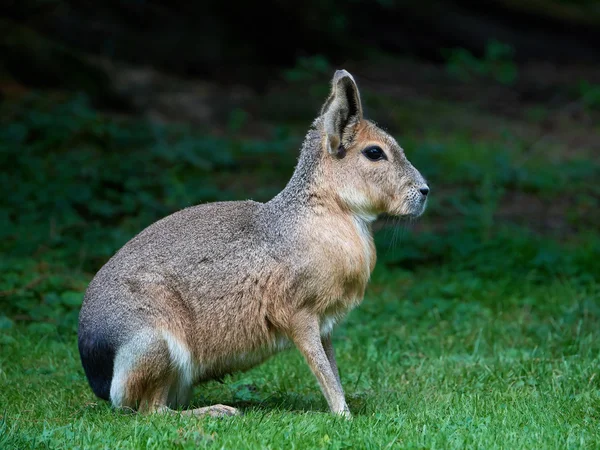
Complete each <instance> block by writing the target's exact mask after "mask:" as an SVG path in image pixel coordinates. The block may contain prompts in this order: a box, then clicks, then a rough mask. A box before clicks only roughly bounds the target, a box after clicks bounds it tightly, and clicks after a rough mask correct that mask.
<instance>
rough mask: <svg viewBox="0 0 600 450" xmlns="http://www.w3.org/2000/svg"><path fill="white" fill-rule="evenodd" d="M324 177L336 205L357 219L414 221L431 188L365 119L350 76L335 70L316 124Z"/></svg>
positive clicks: (392, 142) (401, 152)
mask: <svg viewBox="0 0 600 450" xmlns="http://www.w3.org/2000/svg"><path fill="white" fill-rule="evenodd" d="M315 126H316V129H317V130H318V131H319V133H320V139H321V141H320V144H321V148H320V149H319V150H320V151H319V153H320V154H321V155H322V159H321V162H322V163H324V164H322V167H323V175H324V176H325V177H326V178H327V179H328V181H331V183H327V184H328V185H329V186H330V189H332V190H334V191H335V195H336V197H337V200H338V201H339V202H341V203H342V205H343V206H344V207H345V208H348V209H349V210H351V211H352V212H354V213H355V214H357V215H360V216H362V217H364V218H368V219H371V220H372V219H374V218H375V217H376V216H377V215H378V214H382V213H386V214H389V215H392V216H399V217H418V216H420V215H421V214H422V213H423V211H424V210H425V204H426V202H427V194H428V193H429V187H428V186H427V183H426V181H425V179H424V178H423V176H422V175H421V174H420V173H419V171H418V170H417V169H415V168H414V167H413V165H412V164H411V163H410V162H409V160H408V159H407V157H406V155H405V154H404V150H403V149H402V148H401V147H400V145H398V143H397V142H396V140H395V139H394V138H393V137H392V136H390V135H389V134H388V133H386V132H385V131H383V130H382V129H381V128H379V127H378V126H377V125H375V124H374V123H373V122H370V121H368V120H365V119H364V118H363V112H362V106H361V100H360V94H359V91H358V87H357V85H356V83H355V81H354V78H353V77H352V75H350V74H349V73H348V72H346V71H345V70H338V71H336V72H335V75H334V77H333V80H332V84H331V94H330V96H329V98H328V99H327V101H326V102H325V104H324V105H323V108H322V110H321V114H320V116H319V118H318V119H317V120H316V122H315Z"/></svg>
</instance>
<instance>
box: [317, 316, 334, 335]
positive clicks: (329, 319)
mask: <svg viewBox="0 0 600 450" xmlns="http://www.w3.org/2000/svg"><path fill="white" fill-rule="evenodd" d="M337 321H338V318H337V317H336V316H325V317H323V318H321V336H327V335H329V334H331V332H332V331H333V327H334V326H335V324H336V323H337Z"/></svg>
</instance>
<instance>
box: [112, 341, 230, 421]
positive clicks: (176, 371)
mask: <svg viewBox="0 0 600 450" xmlns="http://www.w3.org/2000/svg"><path fill="white" fill-rule="evenodd" d="M193 372H194V364H193V361H192V355H191V353H190V351H189V350H188V348H187V347H186V346H185V345H184V344H183V343H182V342H180V341H179V340H177V339H176V338H174V337H173V336H172V335H171V334H170V333H168V332H155V331H146V332H140V333H138V334H136V336H135V337H134V338H133V339H131V340H130V341H129V342H128V343H127V344H125V345H123V346H122V347H121V348H120V349H119V351H118V352H117V356H116V358H115V366H114V374H113V379H112V383H111V388H110V399H111V401H112V403H113V405H114V406H115V407H117V408H129V409H133V410H137V411H139V412H141V413H167V412H169V413H179V411H177V410H175V409H173V408H180V407H183V406H187V404H188V403H189V401H190V398H191V394H192V382H193V378H194V373H193ZM181 413H182V414H186V415H210V416H231V415H235V414H237V410H236V409H235V408H231V407H229V406H225V405H213V406H207V407H204V408H196V409H192V410H185V411H182V412H181Z"/></svg>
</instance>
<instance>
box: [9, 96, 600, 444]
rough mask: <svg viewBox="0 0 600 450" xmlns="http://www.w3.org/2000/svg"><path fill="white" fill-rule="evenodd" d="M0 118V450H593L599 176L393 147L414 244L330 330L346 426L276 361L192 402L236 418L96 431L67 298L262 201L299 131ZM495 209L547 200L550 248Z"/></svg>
mask: <svg viewBox="0 0 600 450" xmlns="http://www.w3.org/2000/svg"><path fill="white" fill-rule="evenodd" d="M2 112H3V114H1V115H0V117H3V122H2V128H1V132H2V139H1V140H0V143H1V144H0V158H1V162H2V165H3V167H10V168H11V170H7V171H3V172H2V177H1V178H0V188H1V189H2V191H3V192H10V193H11V194H10V195H9V196H6V197H5V198H4V199H3V202H2V203H1V204H0V206H1V208H0V219H1V220H2V226H1V227H0V230H1V233H2V235H1V237H2V240H1V242H0V248H1V249H2V252H3V258H2V261H1V262H0V269H1V275H2V277H1V278H0V295H1V297H0V302H1V303H2V311H1V312H0V448H2V449H5V448H6V449H12V448H15V449H26V448H36V449H37V448H68V449H72V448H85V449H88V448H111V449H112V448H120V449H127V448H160V449H163V448H204V447H211V448H377V449H379V448H509V449H516V448H560V449H563V448H598V447H599V446H600V426H599V425H598V424H599V423H600V375H599V374H598V372H599V371H600V284H599V281H600V280H599V278H598V275H599V274H600V259H599V258H598V254H600V236H599V234H598V229H597V221H596V220H595V218H596V217H597V211H598V208H597V207H598V200H597V199H598V194H599V191H598V186H597V183H594V180H595V179H596V180H597V177H598V174H599V173H600V164H599V163H598V162H593V161H581V160H564V161H561V162H560V164H557V163H556V158H552V159H548V158H545V157H544V155H542V154H531V153H527V154H526V152H525V151H524V150H523V145H521V144H522V143H519V142H517V143H516V144H515V143H512V144H510V143H506V142H504V143H499V142H485V141H476V140H475V139H471V137H470V136H463V135H457V134H453V135H450V136H446V137H441V136H442V134H441V133H439V132H438V133H436V130H432V131H431V134H429V135H428V136H425V137H423V136H416V135H408V136H405V137H404V138H403V139H402V142H403V143H404V145H405V147H406V148H407V153H408V156H409V158H411V159H412V160H413V162H414V163H415V165H416V166H417V167H418V168H420V169H421V170H422V171H423V172H424V173H425V174H426V175H427V176H428V178H429V181H430V184H431V185H432V199H431V204H430V208H429V211H428V213H427V214H426V215H425V217H423V218H422V219H421V221H420V224H419V225H418V226H416V228H415V227H408V228H400V229H396V230H395V231H394V230H388V231H381V232H379V233H378V234H377V243H378V248H379V262H378V266H377V268H376V270H375V272H374V274H373V279H372V283H371V284H370V286H369V288H368V290H367V294H366V298H365V301H364V302H363V304H362V305H361V306H360V307H359V308H357V309H356V310H355V311H353V312H352V313H351V314H350V315H349V316H348V318H347V320H346V321H345V322H344V323H343V324H342V325H341V326H339V327H338V328H337V329H336V331H335V334H334V345H335V347H336V350H337V357H338V363H339V366H340V368H341V377H342V382H343V385H344V388H345V392H346V396H347V400H348V403H349V406H350V409H351V411H352V412H353V415H354V419H353V420H351V421H346V420H343V419H340V418H336V417H333V416H331V415H330V414H329V413H328V412H327V406H326V403H325V400H324V399H323V397H322V395H321V393H320V391H319V389H318V386H317V383H316V381H315V380H314V377H313V376H312V374H311V373H310V371H309V369H308V367H307V366H306V364H305V363H304V362H303V360H302V358H301V356H300V355H299V354H298V352H297V351H296V350H290V351H288V352H285V353H282V354H280V355H277V356H275V357H273V358H272V359H270V360H269V361H268V362H266V363H265V364H263V365H262V366H260V367H257V368H255V369H253V370H251V371H249V372H247V373H243V374H236V375H234V376H231V377H228V378H227V379H226V380H225V382H224V383H223V384H220V383H217V382H210V383H207V384H205V385H201V386H199V387H198V388H197V389H196V391H195V396H194V406H203V405H208V404H212V403H225V404H229V405H233V406H237V407H239V408H241V409H242V411H243V412H244V415H243V416H241V417H235V418H226V419H211V418H200V419H198V418H184V417H179V416H165V417H163V416H152V417H148V416H140V415H136V414H126V413H122V412H118V411H114V410H112V409H111V408H110V406H109V405H108V404H107V403H105V402H103V401H100V400H98V399H97V398H95V397H94V395H93V394H92V392H91V390H90V389H89V387H88V385H87V382H86V380H85V377H84V375H83V371H82V368H81V366H80V362H79V355H78V352H77V346H76V324H77V313H78V309H79V306H80V303H81V298H82V293H83V291H84V290H85V287H86V285H87V283H88V282H89V280H90V279H91V277H92V276H93V274H94V272H95V271H96V270H97V269H98V268H99V267H100V266H101V264H103V262H104V261H105V260H106V259H107V258H108V257H109V256H110V255H111V254H112V253H113V252H114V251H115V250H116V249H118V248H119V247H120V246H121V245H122V244H123V243H124V242H125V241H127V240H128V239H129V238H130V237H131V236H132V235H133V234H135V233H136V232H138V231H139V230H141V228H143V227H144V226H145V225H147V224H149V223H151V222H152V221H154V220H156V219H157V218H159V217H161V216H164V215H166V214H168V213H170V212H171V211H174V210H176V209H179V208H181V207H184V206H187V205H188V204H191V203H200V202H204V201H214V200H228V199H235V198H247V197H253V198H255V199H257V200H266V199H268V198H269V197H270V196H271V195H273V194H274V193H276V192H277V191H278V189H280V188H281V186H282V185H283V184H284V183H285V181H286V179H287V177H288V176H289V174H290V173H291V170H292V166H293V163H294V161H295V157H296V151H297V150H296V149H297V146H298V144H299V142H300V139H301V135H300V134H299V130H298V131H296V130H295V129H294V128H293V127H291V128H289V129H286V128H285V127H284V128H278V129H275V130H274V131H273V135H272V136H266V137H265V139H264V140H256V139H252V140H245V139H235V138H224V137H214V136H210V135H208V134H207V133H205V132H204V131H203V130H199V131H193V130H190V129H187V128H185V127H174V126H169V127H166V126H162V127H159V126H151V125H150V124H148V123H145V122H140V121H131V120H127V121H121V120H116V119H111V118H108V117H106V116H104V115H102V114H98V113H97V112H95V111H93V110H92V109H91V108H90V107H89V106H88V105H87V104H86V103H85V101H84V100H82V99H77V98H76V99H63V98H58V99H56V98H50V97H47V96H33V97H30V98H27V99H25V100H23V101H21V102H19V103H17V104H11V105H9V106H6V109H5V110H3V111H2ZM398 113H399V114H400V113H402V112H401V111H400V112H398ZM302 131H303V130H302ZM409 149H411V150H409ZM510 192H526V193H528V194H530V195H533V196H535V198H539V199H542V200H544V199H545V200H544V201H546V202H548V204H552V202H553V201H554V199H556V198H557V197H558V196H567V197H568V198H569V199H570V200H571V201H569V202H565V205H564V209H563V212H564V215H565V217H566V219H565V220H566V222H565V223H566V225H565V226H566V227H567V231H566V232H564V233H561V234H560V236H561V238H560V239H557V237H556V236H554V235H552V234H551V233H550V234H549V233H546V232H541V231H540V230H539V229H537V226H533V225H531V224H529V225H531V226H529V225H528V223H529V222H531V223H534V222H535V220H533V218H532V217H530V216H528V215H527V214H528V211H527V210H526V208H525V209H524V210H523V217H524V220H522V221H520V222H519V221H514V220H503V219H502V217H503V216H502V214H501V212H502V208H503V207H505V206H506V205H505V203H506V201H505V198H506V196H507V193H510ZM582 199H583V200H582ZM594 214H596V215H594ZM521 222H522V223H521Z"/></svg>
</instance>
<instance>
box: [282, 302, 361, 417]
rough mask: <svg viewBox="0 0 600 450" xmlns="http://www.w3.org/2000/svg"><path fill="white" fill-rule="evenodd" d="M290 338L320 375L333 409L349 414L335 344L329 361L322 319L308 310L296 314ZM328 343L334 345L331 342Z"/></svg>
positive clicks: (322, 388) (324, 391) (315, 372)
mask: <svg viewBox="0 0 600 450" xmlns="http://www.w3.org/2000/svg"><path fill="white" fill-rule="evenodd" d="M290 338H291V340H292V341H293V342H294V344H295V345H296V347H298V350H300V353H302V355H303V356H304V359H305V360H306V362H307V363H308V365H309V366H310V369H311V370H312V372H313V374H314V375H315V376H316V377H317V380H318V381H319V385H320V386H321V391H323V395H324V396H325V398H326V399H327V403H328V404H329V409H330V410H331V412H332V413H334V414H340V415H342V416H345V417H350V416H351V414H350V410H349V409H348V405H347V404H346V399H345V398H344V391H343V389H342V385H341V383H340V379H339V375H338V374H337V366H336V365H335V358H333V347H331V349H330V350H331V351H332V353H331V356H332V358H333V359H332V360H330V359H329V358H328V355H327V353H326V351H325V348H324V347H323V342H322V341H321V332H320V327H319V318H318V317H317V316H316V315H313V314H310V313H307V312H299V313H297V314H296V315H295V316H294V318H293V319H292V324H291V329H290ZM328 345H331V342H330V341H329V344H328ZM331 361H333V362H331ZM334 368H335V369H334Z"/></svg>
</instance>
